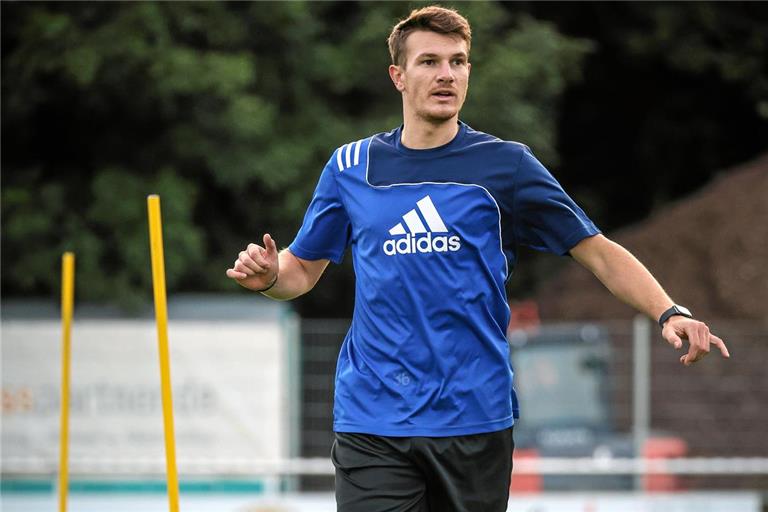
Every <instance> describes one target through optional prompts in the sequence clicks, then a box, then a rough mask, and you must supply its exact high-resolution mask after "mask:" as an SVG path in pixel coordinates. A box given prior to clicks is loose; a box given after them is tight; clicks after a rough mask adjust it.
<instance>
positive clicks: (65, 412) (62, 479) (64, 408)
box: [59, 252, 75, 512]
mask: <svg viewBox="0 0 768 512" xmlns="http://www.w3.org/2000/svg"><path fill="white" fill-rule="evenodd" d="M74 296H75V255H74V254H72V253H71V252H65V253H64V255H63V256H62V257H61V430H60V431H59V512H66V510H67V490H68V487H69V473H68V471H69V470H68V467H67V466H68V460H69V368H70V362H69V360H70V352H71V350H70V348H71V341H72V304H73V302H74Z"/></svg>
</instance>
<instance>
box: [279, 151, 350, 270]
mask: <svg viewBox="0 0 768 512" xmlns="http://www.w3.org/2000/svg"><path fill="white" fill-rule="evenodd" d="M332 162H333V158H331V160H330V161H329V162H328V164H326V166H325V169H323V172H322V174H321V175H320V180H319V181H318V183H317V187H316V188H315V193H314V195H313V196H312V202H310V203H309V207H308V208H307V212H306V214H304V222H303V223H302V225H301V229H299V232H298V233H297V234H296V238H294V240H293V243H291V245H290V246H289V247H288V250H289V251H291V252H292V253H293V254H294V255H296V256H298V257H299V258H302V259H305V260H321V259H328V260H331V261H333V262H334V263H337V264H338V263H341V260H342V258H343V257H344V251H345V250H346V249H347V246H348V245H349V243H350V239H351V236H352V224H351V222H350V220H349V215H347V210H346V208H344V204H343V203H342V200H341V195H340V193H339V188H338V185H337V184H336V177H335V176H334V174H333V173H334V172H336V170H335V169H334V167H333V165H332Z"/></svg>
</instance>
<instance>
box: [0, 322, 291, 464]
mask: <svg viewBox="0 0 768 512" xmlns="http://www.w3.org/2000/svg"><path fill="white" fill-rule="evenodd" d="M289 338H290V336H288V335H286V333H285V329H283V328H282V326H281V323H280V322H278V321H275V320H272V319H264V320H255V321H248V322H240V323H238V322H229V321H227V322H213V321H196V320H184V321H175V322H174V321H171V323H170V326H169V340H170V341H169V344H170V351H171V361H170V369H171V381H172V384H173V410H174V421H175V440H176V455H177V460H178V462H179V464H178V466H179V471H180V472H181V473H184V472H192V473H198V474H200V473H202V474H205V473H216V472H218V473H221V472H230V473H237V472H238V470H237V467H238V465H243V464H245V463H247V461H249V460H264V459H278V458H285V457H288V456H290V447H291V442H292V440H291V439H290V436H291V432H293V431H294V430H293V429H292V428H290V427H291V425H290V424H291V422H292V421H295V418H291V414H292V412H291V411H292V410H293V409H292V404H291V396H290V395H291V393H292V390H291V388H292V385H291V383H290V371H291V370H290V368H289V366H290V361H291V360H292V357H291V351H292V350H295V348H296V347H295V346H294V344H295V340H292V339H289ZM60 383H61V327H60V324H59V323H58V322H55V321H50V320H47V321H40V320H36V321H31V320H29V321H24V320H12V321H3V323H2V399H3V408H2V410H3V416H2V461H3V472H4V473H9V472H10V473H29V474H35V473H50V472H52V471H55V469H56V468H57V467H58V453H59V447H58V444H59V404H60ZM69 432H70V451H69V454H70V461H71V464H70V467H71V470H72V471H73V472H79V473H86V474H87V473H93V474H100V475H103V474H112V473H115V474H136V473H144V474H153V473H164V471H165V451H164V450H165V445H164V432H163V418H162V402H161V398H160V366H159V360H158V347H157V333H156V330H155V324H154V322H152V321H147V320H130V321H125V320H83V321H76V322H75V324H74V327H73V332H72V363H71V394H70V427H69Z"/></svg>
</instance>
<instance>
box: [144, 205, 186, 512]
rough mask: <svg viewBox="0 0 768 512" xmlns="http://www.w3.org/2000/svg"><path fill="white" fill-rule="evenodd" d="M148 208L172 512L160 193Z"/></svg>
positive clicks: (175, 487) (175, 500)
mask: <svg viewBox="0 0 768 512" xmlns="http://www.w3.org/2000/svg"><path fill="white" fill-rule="evenodd" d="M147 209H148V211H149V246H150V252H151V254H152V284H153V287H154V290H155V320H156V322H157V344H158V348H159V352H160V388H161V392H162V398H163V426H164V431H165V465H166V476H167V482H168V504H169V510H170V511H171V512H178V510H179V478H178V475H177V474H176V443H175V437H174V433H173V401H172V398H171V368H170V356H169V353H168V307H167V304H166V302H165V264H164V262H163V226H162V220H161V219H160V196H157V195H154V194H153V195H151V196H148V197H147Z"/></svg>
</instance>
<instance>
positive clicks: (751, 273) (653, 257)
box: [535, 153, 768, 321]
mask: <svg viewBox="0 0 768 512" xmlns="http://www.w3.org/2000/svg"><path fill="white" fill-rule="evenodd" d="M608 236H609V237H610V238H611V239H613V240H615V241H616V242H618V243H620V244H622V245H623V246H624V247H626V248H627V249H629V250H630V251H632V253H633V254H635V255H636V256H637V257H638V258H639V259H640V261H642V262H643V263H644V264H645V265H646V266H647V267H648V268H649V269H650V271H651V272H652V273H653V275H654V276H656V278H657V279H658V280H659V282H661V283H662V285H663V286H664V287H665V289H666V290H667V292H668V293H669V294H670V296H671V297H672V298H673V300H675V301H677V302H679V303H680V304H684V305H686V306H688V307H689V308H690V309H691V310H692V311H693V312H694V314H695V315H696V316H697V317H699V318H702V319H707V318H709V319H712V318H718V319H734V320H736V319H738V320H761V321H765V320H766V319H768V268H767V267H768V153H766V154H764V155H762V156H761V157H759V158H757V159H756V160H753V161H751V162H749V163H746V164H744V165H741V166H739V167H736V168H733V169H730V170H727V171H724V172H723V173H722V174H721V175H720V176H719V177H718V178H716V179H715V180H713V182H712V183H710V184H709V185H707V186H706V187H704V188H703V189H701V190H699V191H698V192H697V193H695V194H693V195H692V196H689V197H688V198H686V199H684V200H681V201H678V202H676V203H673V204H671V205H668V206H665V207H664V208H661V209H659V211H657V212H656V213H654V214H653V215H651V216H650V217H649V218H648V219H647V220H646V221H644V222H642V223H640V224H637V225H634V226H632V227H629V228H626V229H624V230H621V231H618V232H615V233H609V234H608ZM535 298H536V300H537V302H538V304H539V308H540V315H541V318H542V320H597V319H627V318H631V317H632V316H634V314H635V313H634V310H632V309H631V308H629V307H628V306H625V305H623V304H622V303H620V302H619V301H617V300H616V299H615V298H614V297H613V296H612V295H611V294H610V292H608V291H607V290H606V289H605V288H604V287H603V286H602V285H601V284H600V283H599V282H598V281H597V280H596V279H595V278H594V276H592V274H591V273H589V272H588V271H586V270H585V269H583V268H582V267H581V266H579V265H569V266H568V268H567V269H566V270H564V271H563V272H562V273H561V274H559V275H558V276H556V277H554V278H552V279H551V280H550V281H548V282H546V283H545V284H544V285H543V286H542V287H541V289H540V291H539V292H538V294H537V295H536V297H535Z"/></svg>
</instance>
